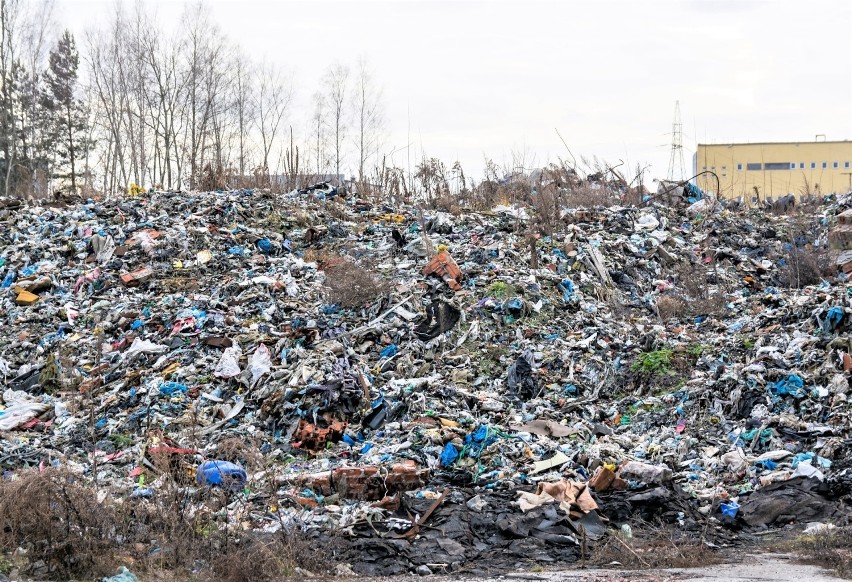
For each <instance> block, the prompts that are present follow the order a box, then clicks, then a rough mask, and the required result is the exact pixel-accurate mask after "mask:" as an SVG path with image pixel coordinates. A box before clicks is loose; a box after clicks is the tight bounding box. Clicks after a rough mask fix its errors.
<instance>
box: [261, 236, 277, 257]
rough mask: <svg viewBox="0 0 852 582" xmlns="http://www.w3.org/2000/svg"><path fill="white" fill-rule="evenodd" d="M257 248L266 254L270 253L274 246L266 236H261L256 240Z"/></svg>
mask: <svg viewBox="0 0 852 582" xmlns="http://www.w3.org/2000/svg"><path fill="white" fill-rule="evenodd" d="M257 248H259V249H260V252H262V253H264V254H266V255H268V254H271V253H272V250H273V248H274V247H273V246H272V241H270V240H269V239H268V238H262V239H260V240H259V241H257Z"/></svg>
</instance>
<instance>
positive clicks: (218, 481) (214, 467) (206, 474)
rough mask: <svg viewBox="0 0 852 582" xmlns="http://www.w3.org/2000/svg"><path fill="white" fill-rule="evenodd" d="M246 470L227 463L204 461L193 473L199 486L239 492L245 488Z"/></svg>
mask: <svg viewBox="0 0 852 582" xmlns="http://www.w3.org/2000/svg"><path fill="white" fill-rule="evenodd" d="M247 478H248V476H247V475H246V470H245V469H243V468H242V467H240V466H239V465H236V464H234V463H231V462H228V461H204V462H203V463H201V465H200V466H199V467H198V470H197V471H196V472H195V480H196V481H197V482H198V484H199V485H202V486H204V485H209V486H211V487H221V488H223V489H228V490H230V491H240V490H241V489H242V488H243V487H245V484H246V479H247Z"/></svg>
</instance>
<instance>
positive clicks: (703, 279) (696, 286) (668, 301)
mask: <svg viewBox="0 0 852 582" xmlns="http://www.w3.org/2000/svg"><path fill="white" fill-rule="evenodd" d="M671 279H672V280H673V281H674V283H675V293H672V294H669V295H664V296H662V297H659V298H658V299H657V312H658V313H659V315H660V319H661V320H662V321H669V320H670V319H681V318H684V317H688V318H691V317H695V316H697V315H715V314H718V313H720V312H721V311H722V310H723V309H724V307H725V295H724V294H723V293H722V292H721V291H718V290H717V291H715V292H711V291H710V286H709V284H708V271H707V267H706V266H705V265H704V264H703V263H695V264H693V263H690V262H687V261H683V262H680V263H677V264H676V265H674V266H673V267H672V268H671Z"/></svg>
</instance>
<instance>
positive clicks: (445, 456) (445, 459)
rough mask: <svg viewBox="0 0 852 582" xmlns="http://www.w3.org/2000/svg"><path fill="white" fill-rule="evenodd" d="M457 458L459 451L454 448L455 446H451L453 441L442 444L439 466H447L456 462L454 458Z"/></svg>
mask: <svg viewBox="0 0 852 582" xmlns="http://www.w3.org/2000/svg"><path fill="white" fill-rule="evenodd" d="M458 458H459V452H458V451H457V450H456V447H454V446H453V443H447V444H446V445H444V450H443V451H441V466H442V467H449V466H450V465H452V464H453V463H455V462H456V459H458Z"/></svg>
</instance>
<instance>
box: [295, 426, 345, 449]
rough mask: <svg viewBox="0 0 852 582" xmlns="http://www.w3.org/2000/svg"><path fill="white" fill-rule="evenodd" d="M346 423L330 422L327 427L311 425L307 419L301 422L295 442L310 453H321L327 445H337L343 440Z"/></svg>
mask: <svg viewBox="0 0 852 582" xmlns="http://www.w3.org/2000/svg"><path fill="white" fill-rule="evenodd" d="M345 430H346V423H345V422H340V421H338V420H332V421H329V425H328V426H327V427H321V426H317V425H315V424H311V423H310V422H308V421H307V420H305V419H302V420H300V421H299V426H298V427H297V428H296V432H295V433H293V440H294V441H296V442H297V443H299V446H301V447H302V448H304V449H307V450H309V451H320V450H322V449H324V448H325V445H326V443H329V442H331V443H337V442H340V439H342V438H343V431H345Z"/></svg>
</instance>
